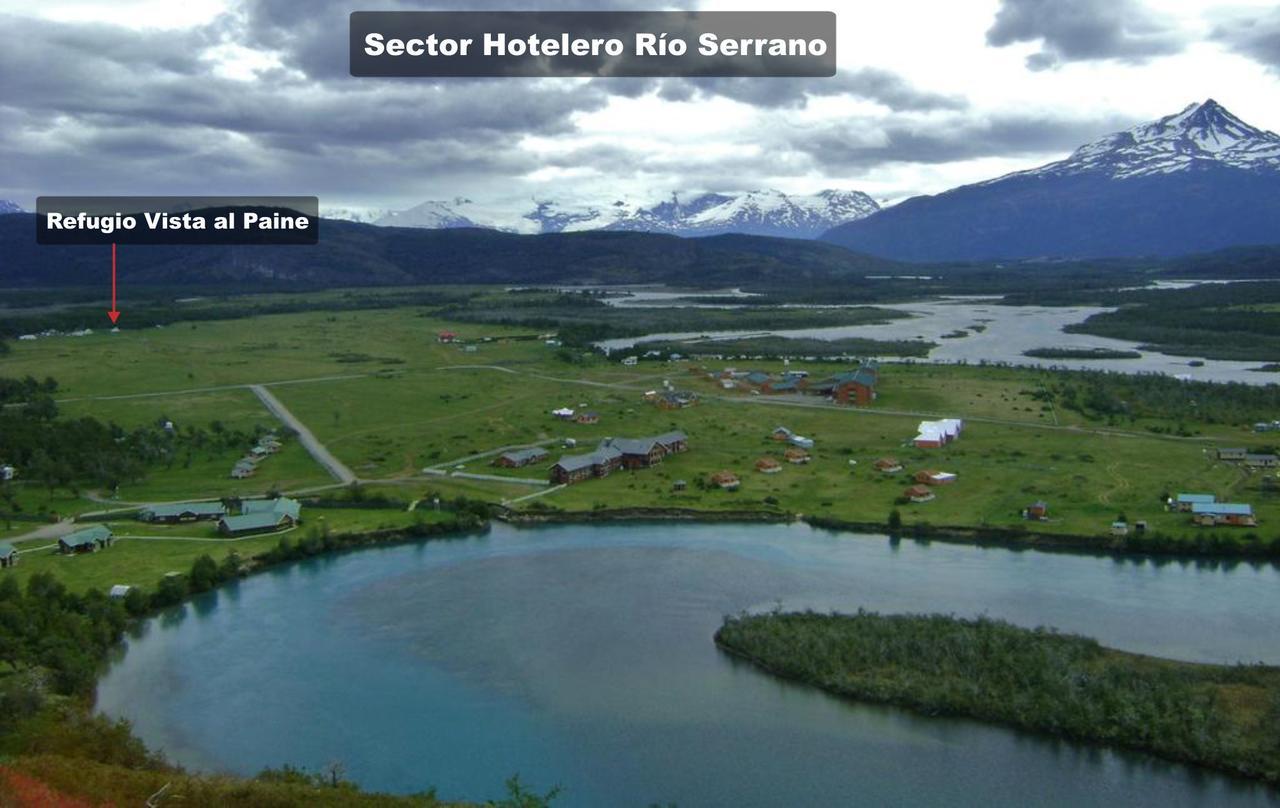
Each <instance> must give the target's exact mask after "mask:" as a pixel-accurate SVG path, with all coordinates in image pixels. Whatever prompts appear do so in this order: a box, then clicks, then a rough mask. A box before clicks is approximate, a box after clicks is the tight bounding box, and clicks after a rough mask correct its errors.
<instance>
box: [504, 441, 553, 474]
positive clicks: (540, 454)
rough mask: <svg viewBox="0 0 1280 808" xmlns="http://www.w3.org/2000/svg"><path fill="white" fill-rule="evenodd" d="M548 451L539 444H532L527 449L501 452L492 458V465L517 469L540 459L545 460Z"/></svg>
mask: <svg viewBox="0 0 1280 808" xmlns="http://www.w3.org/2000/svg"><path fill="white" fill-rule="evenodd" d="M547 457H548V453H547V450H546V449H543V448H542V447H540V446H533V447H530V448H528V449H516V450H514V451H510V452H503V453H502V454H500V455H498V456H497V458H495V459H494V461H493V465H495V466H500V467H502V468H508V469H517V468H520V467H522V466H528V465H531V464H533V463H537V462H538V461H540V460H546V459H547Z"/></svg>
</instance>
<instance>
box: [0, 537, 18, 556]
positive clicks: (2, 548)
mask: <svg viewBox="0 0 1280 808" xmlns="http://www.w3.org/2000/svg"><path fill="white" fill-rule="evenodd" d="M16 552H18V549H17V548H16V547H14V546H13V545H12V544H10V543H9V542H7V541H0V558H8V557H9V556H11V555H13V554H14V553H16Z"/></svg>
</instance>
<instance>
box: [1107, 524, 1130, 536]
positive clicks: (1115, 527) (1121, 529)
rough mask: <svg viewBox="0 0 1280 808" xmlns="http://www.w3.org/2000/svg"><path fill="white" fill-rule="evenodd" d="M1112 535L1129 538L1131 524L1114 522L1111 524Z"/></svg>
mask: <svg viewBox="0 0 1280 808" xmlns="http://www.w3.org/2000/svg"><path fill="white" fill-rule="evenodd" d="M1111 535H1112V536H1128V535H1129V523H1128V522H1120V521H1115V522H1112V523H1111Z"/></svg>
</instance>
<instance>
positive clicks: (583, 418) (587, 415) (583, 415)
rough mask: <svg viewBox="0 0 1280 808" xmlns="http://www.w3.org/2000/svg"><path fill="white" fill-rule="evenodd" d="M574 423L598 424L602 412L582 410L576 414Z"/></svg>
mask: <svg viewBox="0 0 1280 808" xmlns="http://www.w3.org/2000/svg"><path fill="white" fill-rule="evenodd" d="M573 420H574V423H579V424H587V425H590V424H598V423H600V413H598V412H580V413H578V414H577V415H576V416H574V419H573Z"/></svg>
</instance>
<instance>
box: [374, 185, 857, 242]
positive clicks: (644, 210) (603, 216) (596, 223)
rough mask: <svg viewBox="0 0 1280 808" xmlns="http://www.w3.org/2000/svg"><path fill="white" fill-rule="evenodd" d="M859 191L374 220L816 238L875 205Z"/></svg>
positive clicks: (408, 213)
mask: <svg viewBox="0 0 1280 808" xmlns="http://www.w3.org/2000/svg"><path fill="white" fill-rule="evenodd" d="M878 209H879V206H878V205H876V203H875V201H874V200H873V199H871V197H869V196H867V195H866V194H864V193H862V192H860V191H832V190H828V191H821V192H819V193H817V194H811V195H800V194H784V193H782V192H781V191H774V190H764V191H746V192H740V193H711V194H707V193H704V194H693V195H687V196H686V195H683V194H679V193H676V194H672V195H671V196H670V197H669V198H668V199H665V200H662V201H659V202H656V203H648V202H638V201H636V200H633V199H627V198H622V199H615V200H612V201H609V202H606V203H602V204H582V203H579V204H572V203H564V202H561V201H558V200H552V199H541V200H533V201H531V202H529V203H527V204H525V205H524V207H523V209H521V208H520V207H518V206H512V205H510V204H507V205H500V204H495V203H489V204H482V203H477V202H475V201H473V200H471V199H466V198H457V199H452V200H444V201H442V200H434V201H429V202H423V203H422V204H420V205H417V206H415V207H412V208H409V209H408V210H404V211H399V212H396V213H388V214H385V215H383V216H381V217H378V218H377V219H375V220H373V223H374V224H377V225H382V226H393V227H427V228H450V227H485V228H491V229H496V230H506V231H510V232H515V233H563V232H575V231H582V230H634V231H645V232H654V233H671V234H673V235H679V236H711V235H717V234H720V233H746V234H750V235H761V236H781V237H785V238H816V237H817V236H818V235H820V234H821V233H823V232H825V231H826V230H828V229H829V228H831V227H834V226H835V225H837V224H841V223H844V222H850V221H853V220H855V219H858V218H861V217H863V216H867V215H870V214H871V213H873V212H874V211H876V210H878Z"/></svg>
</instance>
